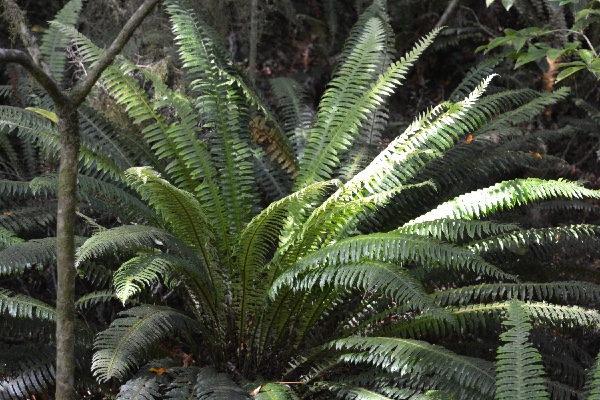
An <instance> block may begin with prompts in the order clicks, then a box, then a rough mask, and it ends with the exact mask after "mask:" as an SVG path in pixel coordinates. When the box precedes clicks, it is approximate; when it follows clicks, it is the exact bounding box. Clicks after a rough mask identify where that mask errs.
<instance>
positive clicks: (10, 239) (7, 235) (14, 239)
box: [0, 227, 23, 275]
mask: <svg viewBox="0 0 600 400" xmlns="http://www.w3.org/2000/svg"><path fill="white" fill-rule="evenodd" d="M17 243H23V239H21V238H19V237H18V236H17V235H16V234H15V233H14V232H12V231H10V230H8V229H4V228H2V227H0V247H1V248H6V247H10V246H12V245H14V244H17ZM1 257H2V253H0V275H2V274H3V273H4V272H3V267H1V265H2V261H1Z"/></svg>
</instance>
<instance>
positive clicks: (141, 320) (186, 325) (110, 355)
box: [92, 306, 196, 382]
mask: <svg viewBox="0 0 600 400" xmlns="http://www.w3.org/2000/svg"><path fill="white" fill-rule="evenodd" d="M119 317H120V318H117V319H116V320H114V321H113V322H112V324H111V325H110V327H109V328H108V329H107V330H105V331H103V332H101V333H100V334H99V335H98V336H97V337H96V340H95V341H94V348H95V349H96V352H95V353H94V357H93V360H92V372H93V374H94V376H96V378H97V379H98V380H99V381H101V382H104V381H107V380H108V379H110V378H116V379H119V380H121V379H123V378H125V377H126V376H127V374H128V372H129V371H130V370H131V369H134V368H137V367H138V366H139V365H140V364H141V361H142V360H143V357H144V355H145V354H146V353H147V351H148V350H149V349H150V347H151V346H153V345H155V344H157V343H158V341H160V340H161V339H163V338H165V337H167V336H168V335H171V334H174V333H176V332H177V331H185V330H188V329H192V328H193V327H194V326H195V324H196V323H195V321H194V320H193V319H191V318H189V317H187V316H185V315H183V314H181V313H179V312H177V311H175V310H172V309H170V308H167V307H160V306H138V307H134V308H131V309H129V310H127V311H122V312H120V313H119Z"/></svg>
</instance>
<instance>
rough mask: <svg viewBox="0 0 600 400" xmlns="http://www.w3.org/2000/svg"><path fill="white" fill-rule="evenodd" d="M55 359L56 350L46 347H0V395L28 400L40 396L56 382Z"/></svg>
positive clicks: (3, 397)
mask: <svg viewBox="0 0 600 400" xmlns="http://www.w3.org/2000/svg"><path fill="white" fill-rule="evenodd" d="M15 356H17V357H15ZM55 359H56V351H55V350H54V349H53V348H50V347H47V346H44V347H41V348H33V347H30V346H23V345H2V346H0V363H2V366H1V367H0V376H1V378H0V397H1V398H2V399H30V398H32V396H36V395H40V396H43V395H44V393H47V391H48V390H49V389H50V388H52V387H53V386H54V384H55V374H56V369H55Z"/></svg>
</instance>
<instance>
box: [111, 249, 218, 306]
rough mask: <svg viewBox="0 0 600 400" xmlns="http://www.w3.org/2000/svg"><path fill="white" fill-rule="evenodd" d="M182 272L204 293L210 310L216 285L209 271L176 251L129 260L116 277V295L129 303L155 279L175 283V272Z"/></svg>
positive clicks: (199, 291)
mask: <svg viewBox="0 0 600 400" xmlns="http://www.w3.org/2000/svg"><path fill="white" fill-rule="evenodd" d="M178 273H179V274H183V275H184V276H185V278H184V279H186V280H189V282H187V283H188V284H191V283H192V282H193V283H195V284H196V286H195V290H196V291H197V292H198V294H199V295H202V297H203V300H204V304H205V305H206V307H207V308H208V309H210V308H211V306H212V305H213V301H212V299H214V293H213V292H214V291H215V287H214V286H213V285H212V283H211V281H210V279H209V276H208V273H207V271H206V270H205V269H204V268H201V267H199V266H198V265H194V264H191V263H189V262H188V261H186V260H184V259H182V258H180V257H177V256H174V255H172V254H163V253H151V254H144V255H141V256H137V257H134V258H131V259H129V260H128V261H127V262H125V263H124V264H123V265H121V267H120V268H119V269H118V270H117V272H116V273H115V276H114V278H113V280H114V286H115V295H116V296H117V298H118V299H119V300H121V302H123V303H125V302H126V301H127V300H129V299H130V298H131V297H132V296H133V295H135V294H137V293H139V292H140V291H141V290H142V289H143V287H144V286H146V285H148V284H150V283H152V282H156V281H163V282H164V283H165V284H166V285H168V286H169V285H171V284H173V279H174V278H175V274H178Z"/></svg>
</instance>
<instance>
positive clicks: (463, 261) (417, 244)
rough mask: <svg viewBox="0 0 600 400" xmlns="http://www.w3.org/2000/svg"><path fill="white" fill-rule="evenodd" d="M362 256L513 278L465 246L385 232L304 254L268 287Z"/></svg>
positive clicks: (341, 241)
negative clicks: (319, 267) (443, 266)
mask: <svg viewBox="0 0 600 400" xmlns="http://www.w3.org/2000/svg"><path fill="white" fill-rule="evenodd" d="M365 260H372V261H382V262H402V261H412V262H417V263H420V264H422V265H424V266H433V265H438V264H441V265H446V266H448V267H453V268H456V269H459V270H460V269H469V270H473V271H477V272H478V273H481V274H484V275H487V276H496V277H502V278H504V279H509V280H511V279H514V277H511V276H510V275H509V274H506V273H504V272H502V271H500V270H499V269H497V268H496V267H494V266H493V265H491V264H488V263H487V262H485V261H484V260H483V259H481V258H480V257H479V256H478V255H477V254H475V253H473V252H471V251H469V250H466V249H463V248H460V247H457V246H454V245H452V244H449V243H444V242H436V241H434V240H432V239H430V238H425V237H422V236H417V235H405V234H401V233H398V232H388V233H374V234H370V235H362V236H356V237H350V238H347V239H343V240H340V241H339V242H337V243H335V244H332V245H330V246H327V247H324V248H322V249H320V250H317V251H315V252H313V253H311V254H308V255H306V256H305V257H304V258H302V259H301V260H300V261H299V262H298V263H297V264H296V265H295V266H294V267H292V268H291V269H289V270H288V271H286V272H285V273H284V274H282V275H281V276H280V277H279V278H278V279H277V281H276V283H275V284H274V287H273V288H272V290H275V291H276V288H277V287H279V285H281V284H283V282H286V281H288V282H289V281H290V280H292V279H295V278H296V277H298V276H299V275H300V274H301V273H304V272H306V271H309V270H312V269H315V268H318V266H319V265H329V266H335V265H343V264H348V263H357V262H361V261H365Z"/></svg>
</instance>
